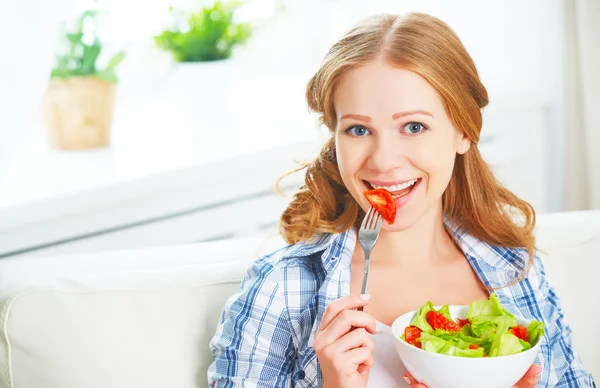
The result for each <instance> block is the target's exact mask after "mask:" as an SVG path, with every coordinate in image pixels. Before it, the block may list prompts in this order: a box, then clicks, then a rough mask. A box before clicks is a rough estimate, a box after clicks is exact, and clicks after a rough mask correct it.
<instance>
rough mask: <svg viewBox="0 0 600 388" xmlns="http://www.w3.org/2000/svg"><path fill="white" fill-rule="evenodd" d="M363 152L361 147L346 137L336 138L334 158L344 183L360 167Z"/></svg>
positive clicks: (352, 176) (347, 181)
mask: <svg viewBox="0 0 600 388" xmlns="http://www.w3.org/2000/svg"><path fill="white" fill-rule="evenodd" d="M363 153H364V152H363V151H362V147H360V146H359V145H358V144H354V143H353V142H352V141H348V139H338V138H336V159H337V163H338V168H339V170H340V175H341V176H342V180H343V181H344V184H346V185H348V184H349V183H350V180H351V179H353V178H354V176H355V174H356V173H357V172H358V171H359V170H360V169H361V167H362V165H363V160H364V157H363Z"/></svg>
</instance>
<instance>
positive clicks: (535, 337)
mask: <svg viewBox="0 0 600 388" xmlns="http://www.w3.org/2000/svg"><path fill="white" fill-rule="evenodd" d="M544 327H545V325H544V323H543V322H540V321H532V322H531V323H530V324H529V327H528V328H527V341H528V342H529V344H530V345H531V346H535V345H536V344H537V343H538V341H539V340H540V338H541V336H543V335H544Z"/></svg>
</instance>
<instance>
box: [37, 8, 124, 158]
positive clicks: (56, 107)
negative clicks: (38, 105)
mask: <svg viewBox="0 0 600 388" xmlns="http://www.w3.org/2000/svg"><path fill="white" fill-rule="evenodd" d="M64 40H65V45H64V46H65V49H64V51H61V52H60V53H58V54H57V56H56V65H55V67H54V68H53V69H52V73H51V76H50V82H49V84H48V87H47V89H46V93H45V95H44V101H43V110H44V121H45V125H46V129H47V133H48V137H49V141H50V144H51V145H52V146H53V147H55V148H58V149H86V148H95V147H105V146H108V144H109V143H110V132H111V126H112V118H113V110H114V104H115V89H116V83H117V77H116V75H115V68H116V67H117V65H118V64H119V63H120V62H121V61H122V60H123V58H124V56H125V54H124V53H123V52H122V51H121V52H118V53H117V54H115V55H114V56H112V58H110V59H109V60H108V63H107V65H106V67H105V68H104V69H99V68H98V65H97V60H98V57H99V56H100V53H101V51H102V43H101V42H100V39H99V37H98V35H97V31H96V12H95V11H91V10H88V11H85V12H84V13H83V14H81V15H80V17H79V18H78V19H77V21H76V23H75V28H74V30H72V31H69V32H67V33H65V34H64Z"/></svg>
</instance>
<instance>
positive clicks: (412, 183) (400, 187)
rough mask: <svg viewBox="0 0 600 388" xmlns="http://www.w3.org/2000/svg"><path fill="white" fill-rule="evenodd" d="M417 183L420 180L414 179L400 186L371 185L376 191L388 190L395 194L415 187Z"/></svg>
mask: <svg viewBox="0 0 600 388" xmlns="http://www.w3.org/2000/svg"><path fill="white" fill-rule="evenodd" d="M417 181H418V179H413V180H411V181H408V182H404V183H401V184H399V185H393V186H378V185H374V184H371V186H373V188H374V189H386V190H387V191H389V192H394V191H400V190H404V189H406V188H407V187H410V186H412V185H414V184H415V183H417Z"/></svg>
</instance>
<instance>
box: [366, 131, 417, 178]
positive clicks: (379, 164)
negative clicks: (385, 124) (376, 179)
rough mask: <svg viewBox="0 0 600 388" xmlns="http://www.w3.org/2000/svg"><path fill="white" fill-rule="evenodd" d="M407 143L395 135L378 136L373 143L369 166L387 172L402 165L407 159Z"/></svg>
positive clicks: (368, 161)
mask: <svg viewBox="0 0 600 388" xmlns="http://www.w3.org/2000/svg"><path fill="white" fill-rule="evenodd" d="M406 151H407V150H406V147H405V144H402V142H401V141H399V139H397V138H395V137H394V136H378V137H377V139H376V141H374V142H373V144H372V149H371V152H370V155H369V158H368V160H367V167H368V168H370V169H372V170H375V171H377V172H381V173H386V172H389V171H392V170H394V169H397V168H399V167H402V166H403V165H404V164H405V163H406V160H407V156H406Z"/></svg>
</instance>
